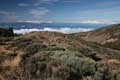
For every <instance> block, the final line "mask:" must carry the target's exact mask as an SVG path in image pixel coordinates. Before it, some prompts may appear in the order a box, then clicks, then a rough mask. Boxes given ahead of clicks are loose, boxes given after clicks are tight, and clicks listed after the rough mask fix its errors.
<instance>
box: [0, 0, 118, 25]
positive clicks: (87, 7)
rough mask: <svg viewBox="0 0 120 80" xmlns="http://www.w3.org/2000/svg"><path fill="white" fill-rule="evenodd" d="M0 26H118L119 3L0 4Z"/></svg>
mask: <svg viewBox="0 0 120 80" xmlns="http://www.w3.org/2000/svg"><path fill="white" fill-rule="evenodd" d="M0 22H36V23H40V22H49V23H50V22H64V23H107V24H108V23H119V22H120V0H0Z"/></svg>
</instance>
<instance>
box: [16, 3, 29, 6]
mask: <svg viewBox="0 0 120 80" xmlns="http://www.w3.org/2000/svg"><path fill="white" fill-rule="evenodd" d="M18 6H21V7H28V6H30V4H27V3H19V4H18Z"/></svg>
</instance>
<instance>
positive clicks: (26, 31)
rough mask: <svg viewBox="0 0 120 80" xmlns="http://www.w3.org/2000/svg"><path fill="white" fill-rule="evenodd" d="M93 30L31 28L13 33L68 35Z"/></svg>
mask: <svg viewBox="0 0 120 80" xmlns="http://www.w3.org/2000/svg"><path fill="white" fill-rule="evenodd" d="M91 30H93V28H59V29H55V28H43V29H38V28H32V29H27V28H26V29H19V30H17V29H15V30H14V33H16V34H26V33H30V32H34V31H50V32H61V33H65V34H70V33H78V32H86V31H91Z"/></svg>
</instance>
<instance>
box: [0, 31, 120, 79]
mask: <svg viewBox="0 0 120 80" xmlns="http://www.w3.org/2000/svg"><path fill="white" fill-rule="evenodd" d="M119 79H120V51H119V50H113V49H110V48H106V47H103V46H101V45H100V44H96V43H93V42H88V41H85V40H84V39H82V38H81V37H78V36H74V35H71V34H63V33H58V32H32V33H28V34H25V35H20V36H15V37H12V38H11V37H9V38H8V37H4V39H3V38H0V80H119Z"/></svg>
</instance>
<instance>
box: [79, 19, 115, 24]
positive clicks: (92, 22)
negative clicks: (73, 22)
mask: <svg viewBox="0 0 120 80" xmlns="http://www.w3.org/2000/svg"><path fill="white" fill-rule="evenodd" d="M80 23H85V24H115V22H112V21H101V20H86V21H81V22H80Z"/></svg>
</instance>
